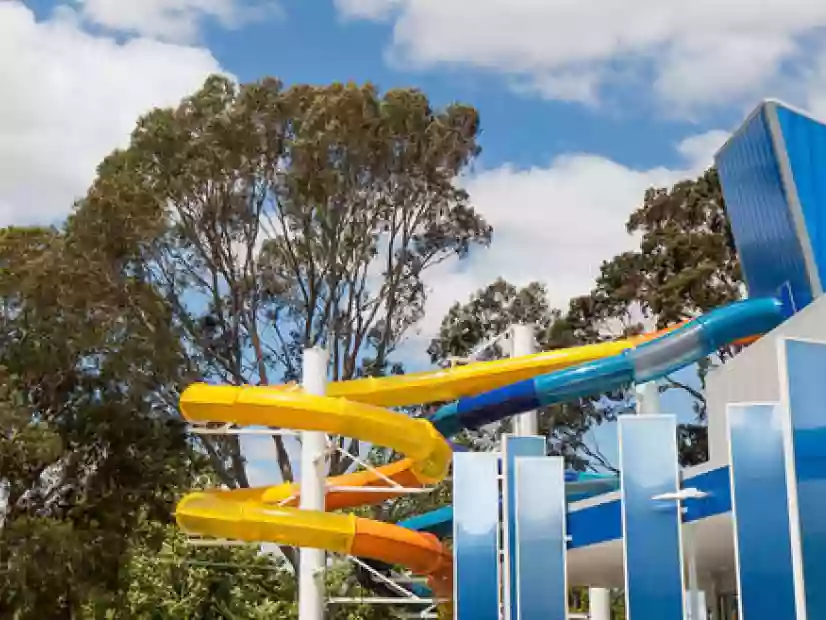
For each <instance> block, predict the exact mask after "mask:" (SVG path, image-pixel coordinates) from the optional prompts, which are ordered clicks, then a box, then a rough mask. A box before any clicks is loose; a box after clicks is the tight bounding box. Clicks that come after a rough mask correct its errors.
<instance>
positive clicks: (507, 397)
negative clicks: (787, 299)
mask: <svg viewBox="0 0 826 620" xmlns="http://www.w3.org/2000/svg"><path fill="white" fill-rule="evenodd" d="M789 315H790V310H789V308H788V307H787V306H786V305H785V304H784V303H783V302H782V301H780V300H779V299H772V298H766V299H749V300H745V301H739V302H735V303H733V304H730V305H728V306H724V307H722V308H718V309H716V310H712V311H711V312H709V313H707V314H705V315H703V316H700V317H697V318H696V319H694V320H692V321H689V322H688V323H686V324H685V325H683V326H682V327H679V328H678V329H675V330H674V331H672V332H669V333H667V334H664V335H663V336H660V337H659V338H656V339H654V340H650V341H648V342H645V343H642V344H640V345H638V346H636V347H633V348H629V349H626V350H625V351H623V352H622V353H620V354H619V355H614V356H612V357H606V358H604V359H601V360H595V361H593V362H587V363H584V364H580V365H578V366H573V367H571V368H566V369H564V370H559V371H556V372H552V373H548V374H545V375H539V376H537V377H534V378H532V379H525V380H523V381H519V382H517V383H513V384H511V385H508V386H505V387H501V388H498V389H495V390H491V391H489V392H484V393H482V394H478V395H476V396H468V397H465V398H460V399H459V400H457V401H455V402H452V403H450V404H448V405H445V406H444V407H442V408H440V409H439V410H438V411H436V413H435V414H433V415H432V416H431V418H430V421H431V422H433V425H434V426H435V427H436V428H437V429H438V430H439V431H440V432H441V433H442V434H443V435H445V436H446V437H450V436H452V435H455V434H456V433H458V432H459V431H461V430H462V429H476V428H479V427H481V426H484V425H485V424H489V423H491V422H496V421H497V420H501V419H503V418H506V417H508V416H511V415H515V414H518V413H522V412H524V411H530V410H531V409H536V408H537V407H543V406H547V405H553V404H556V403H562V402H567V401H571V400H575V399H577V398H584V397H587V396H593V395H595V394H599V393H601V392H609V391H612V390H615V389H617V388H622V387H625V386H629V385H634V384H638V383H646V382H648V381H652V380H654V379H658V378H660V377H663V376H665V375H667V374H670V373H672V372H674V371H676V370H679V369H680V368H683V367H685V366H688V365H690V364H693V363H695V362H698V361H700V360H701V359H703V358H704V357H706V356H708V355H710V354H712V353H714V352H715V351H717V350H718V349H720V348H721V347H723V346H725V345H727V344H729V343H732V342H735V341H737V340H740V339H742V338H746V337H748V336H753V335H756V334H763V333H765V332H767V331H770V330H771V329H773V328H774V327H776V326H777V325H779V324H780V323H781V322H783V321H784V320H785V319H786V318H788V316H789Z"/></svg>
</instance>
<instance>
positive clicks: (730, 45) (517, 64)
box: [337, 0, 826, 109]
mask: <svg viewBox="0 0 826 620" xmlns="http://www.w3.org/2000/svg"><path fill="white" fill-rule="evenodd" d="M396 4H397V5H398V6H397V7H396V8H395V10H394V12H393V15H394V16H395V22H394V30H393V48H392V51H393V56H394V57H395V58H400V59H402V60H405V61H407V62H409V63H411V64H412V65H414V66H431V65H435V64H439V63H447V64H452V65H460V66H475V67H480V68H485V69H489V70H493V71H498V72H501V73H503V74H508V75H511V76H514V75H516V76H521V77H523V78H525V79H526V80H527V81H528V82H529V83H530V82H531V81H534V82H535V83H536V84H537V88H535V89H534V90H535V91H536V92H539V93H540V94H544V95H545V96H548V97H552V98H561V99H571V98H572V97H571V88H570V86H566V85H569V84H570V83H571V78H570V77H568V76H571V75H572V74H582V75H585V76H599V79H600V84H602V85H604V84H605V83H606V82H608V81H611V80H612V79H613V78H614V77H616V74H617V73H620V74H621V75H622V77H623V79H625V80H631V83H632V85H633V86H635V87H636V88H638V92H639V93H640V94H644V93H645V92H646V91H649V94H650V93H651V92H653V93H654V94H656V95H657V96H658V97H659V99H660V101H661V102H663V103H665V104H667V105H668V106H669V107H678V108H686V109H690V108H692V107H694V106H696V105H700V104H702V105H705V104H710V103H711V104H716V103H729V102H732V101H737V102H738V103H739V102H740V101H742V99H743V98H747V99H753V98H754V97H755V96H762V95H763V94H764V93H763V89H765V88H768V87H770V86H773V85H774V80H775V78H776V77H777V76H778V72H779V71H780V69H781V66H782V65H783V63H786V62H789V61H794V60H799V58H798V56H801V55H803V54H802V48H801V46H802V45H803V43H804V39H805V38H806V37H807V35H812V34H815V33H816V32H817V31H818V29H819V28H822V27H823V26H826V3H824V2H823V1H822V0H763V2H760V3H759V4H758V5H755V4H754V3H750V2H746V0H734V1H733V2H727V3H720V2H717V1H716V0H695V1H694V2H683V1H682V0H625V1H623V2H617V1H616V0H576V1H562V2H537V1H536V0H510V1H508V2H503V1H502V0H450V1H445V0H399V2H397V3H396ZM337 5H338V7H339V10H340V11H342V12H343V13H345V14H347V15H349V16H351V17H361V18H368V19H369V18H377V17H381V18H386V17H387V15H388V14H387V11H386V10H384V11H380V10H378V9H376V8H375V7H379V8H381V7H382V6H384V7H386V6H387V3H381V2H379V0H372V1H369V2H368V0H347V1H339V2H338V3H337ZM365 6H369V7H373V10H367V9H365ZM560 75H561V76H565V79H564V80H563V86H566V87H565V88H560V87H558V86H555V84H554V80H551V82H547V76H560ZM556 79H557V80H559V79H560V78H556ZM543 83H546V84H550V86H551V87H550V88H542V87H541V85H542V84H543ZM578 88H582V86H581V83H580V85H578ZM574 92H576V90H575V91H574ZM587 92H589V91H586V93H587Z"/></svg>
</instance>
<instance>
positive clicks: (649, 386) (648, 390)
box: [636, 381, 662, 413]
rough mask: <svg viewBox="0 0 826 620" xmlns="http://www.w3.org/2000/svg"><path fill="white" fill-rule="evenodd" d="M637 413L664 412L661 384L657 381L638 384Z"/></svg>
mask: <svg viewBox="0 0 826 620" xmlns="http://www.w3.org/2000/svg"><path fill="white" fill-rule="evenodd" d="M636 391H637V413H662V411H660V386H659V384H658V383H657V382H656V381H649V382H648V383H643V384H642V385H638V386H637V388H636Z"/></svg>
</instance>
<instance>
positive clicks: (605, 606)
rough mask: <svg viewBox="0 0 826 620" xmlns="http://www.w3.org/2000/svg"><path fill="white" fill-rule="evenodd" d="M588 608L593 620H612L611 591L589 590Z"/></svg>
mask: <svg viewBox="0 0 826 620" xmlns="http://www.w3.org/2000/svg"><path fill="white" fill-rule="evenodd" d="M588 607H589V618H590V619H591V620H611V590H609V589H608V588H588Z"/></svg>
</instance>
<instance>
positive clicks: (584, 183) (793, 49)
mask: <svg viewBox="0 0 826 620" xmlns="http://www.w3.org/2000/svg"><path fill="white" fill-rule="evenodd" d="M824 27H826V3H824V2H823V0H761V1H760V2H753V1H748V2H747V1H746V0H727V1H725V2H718V1H717V0H714V1H712V0H694V1H693V2H684V1H682V0H623V1H622V2H618V1H617V0H554V1H548V0H141V1H140V2H124V1H123V0H62V1H61V0H58V1H54V0H33V1H31V2H20V1H18V0H5V1H3V2H0V83H2V84H3V85H4V88H3V96H2V98H0V162H1V165H0V226H6V225H9V224H32V223H54V222H59V221H60V220H61V219H62V218H63V217H65V215H66V214H67V213H68V212H69V210H70V208H71V206H72V202H73V200H75V199H76V198H78V197H80V196H82V195H83V193H84V191H85V189H86V188H87V187H88V185H89V183H90V182H91V180H92V178H93V176H94V172H95V167H96V165H97V163H98V162H99V161H100V160H101V159H102V158H103V157H104V156H105V155H106V154H107V153H108V152H109V151H111V150H112V149H113V148H116V147H118V146H124V145H125V144H126V143H127V141H128V137H129V133H130V131H131V129H132V128H133V127H134V123H135V120H136V119H137V117H138V116H139V115H140V114H141V113H143V112H145V111H147V110H148V109H149V108H151V107H153V106H166V105H174V104H175V103H176V102H177V101H179V100H180V99H181V98H182V97H184V96H186V95H187V94H189V93H191V92H192V91H194V90H195V89H197V88H198V87H199V86H200V84H201V83H202V82H203V80H204V78H205V77H206V76H207V75H209V74H210V73H214V72H221V73H225V74H227V75H230V76H232V77H234V78H236V79H238V80H241V81H248V80H254V79H258V78H261V77H263V76H266V75H271V76H276V77H279V78H281V79H282V80H284V81H285V82H286V83H288V84H292V83H302V82H307V83H314V84H322V83H329V82H332V81H348V80H353V81H356V82H364V81H371V82H373V83H375V84H377V85H378V86H379V87H381V88H382V89H388V88H392V87H397V86H415V87H419V88H421V89H423V90H424V91H425V92H426V93H427V94H428V95H429V96H430V97H431V99H432V101H434V102H435V103H436V104H437V105H443V104H447V103H450V102H453V101H462V102H465V103H469V104H472V105H474V106H476V107H477V108H478V109H479V111H480V114H481V119H482V135H481V145H482V147H483V152H482V155H481V157H480V158H479V160H478V161H477V162H476V163H475V164H474V166H473V168H472V169H471V170H470V171H469V172H468V174H467V175H466V176H465V178H463V179H462V183H463V184H464V185H465V186H466V187H467V189H468V191H469V192H470V195H471V199H472V201H473V203H474V205H475V206H476V207H477V209H478V210H479V211H480V212H481V213H482V214H483V215H484V216H485V217H486V218H487V219H488V221H489V222H490V223H491V224H492V225H493V227H494V243H493V245H492V246H491V248H489V249H488V250H486V251H484V252H477V253H475V254H473V255H472V256H471V257H470V258H469V259H468V260H466V261H463V262H462V263H456V262H454V263H446V264H444V265H443V266H440V268H439V269H440V270H439V271H438V272H434V273H433V274H432V275H431V276H430V278H429V280H428V287H429V301H428V305H427V316H426V318H425V320H424V321H423V323H422V325H421V326H420V330H419V332H418V333H417V334H416V335H414V338H413V339H412V340H411V342H410V343H409V344H408V347H407V348H406V351H407V354H408V355H409V356H410V358H411V362H412V363H414V364H415V363H421V361H422V358H421V351H422V350H423V347H424V343H425V342H426V341H427V340H428V339H429V337H430V336H432V335H433V333H434V331H435V329H436V327H437V326H438V323H439V322H440V320H441V317H442V316H443V315H444V312H445V310H446V309H447V308H448V307H449V306H450V305H451V304H452V303H453V302H455V301H457V300H458V301H464V300H466V299H467V297H468V296H469V295H470V294H471V293H472V292H473V291H474V290H476V289H477V288H479V287H481V286H484V285H486V284H488V283H489V282H490V281H492V280H493V279H494V278H496V277H497V276H503V277H505V278H506V279H508V280H510V281H512V282H514V283H516V284H525V283H527V282H529V281H532V280H540V281H542V282H545V283H546V285H547V286H548V290H549V294H550V297H551V301H552V302H553V303H554V304H555V305H557V306H559V307H564V306H565V304H566V302H567V300H568V299H569V298H570V297H571V296H573V295H577V294H582V293H586V292H587V291H588V290H589V289H590V286H591V283H592V281H593V278H594V276H595V275H596V273H597V271H598V268H599V264H600V262H601V261H602V260H604V259H607V258H610V257H611V256H613V255H615V254H616V253H618V252H621V251H623V250H626V249H630V248H633V247H634V239H633V238H631V237H629V236H628V235H626V234H625V232H624V223H625V220H626V218H627V216H628V214H629V213H630V212H631V211H632V210H633V209H634V207H635V206H636V205H637V204H638V203H639V202H640V201H641V198H642V195H643V192H644V190H645V189H646V188H647V187H649V186H651V185H667V184H669V183H672V182H675V181H677V180H680V179H682V178H686V177H689V176H691V175H695V174H697V173H698V172H700V171H701V170H702V169H704V168H705V167H706V166H708V165H709V164H710V163H711V161H712V156H713V153H714V151H715V150H716V149H717V148H718V147H719V146H720V145H721V144H722V142H723V141H724V140H725V138H726V136H727V135H729V134H730V132H731V131H732V130H733V129H735V128H736V127H737V126H738V125H739V123H740V122H741V121H742V119H743V118H744V117H745V116H746V114H747V113H748V112H749V111H750V109H751V108H753V107H754V106H755V105H756V104H757V102H758V101H759V100H761V99H763V98H766V97H776V98H781V99H784V100H786V101H788V102H790V103H792V104H794V105H797V106H799V107H802V108H804V109H807V110H809V111H811V112H812V113H814V114H815V115H821V116H826V38H824V37H823V36H822V35H823V30H824ZM417 356H418V357H417ZM256 445H260V446H261V448H260V450H261V454H262V455H263V454H264V453H265V452H266V451H267V450H268V449H269V445H268V444H267V443H264V442H261V443H260V444H256ZM250 450H251V451H250V454H251V455H252V454H254V453H255V454H256V458H257V451H256V450H253V449H252V448H251V449H250Z"/></svg>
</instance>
